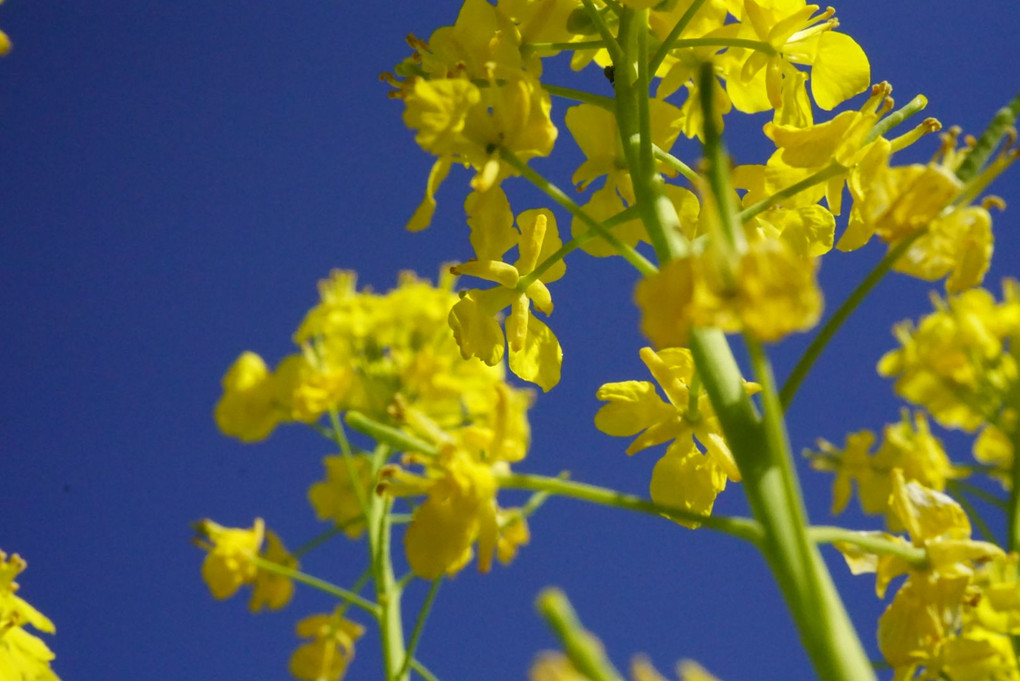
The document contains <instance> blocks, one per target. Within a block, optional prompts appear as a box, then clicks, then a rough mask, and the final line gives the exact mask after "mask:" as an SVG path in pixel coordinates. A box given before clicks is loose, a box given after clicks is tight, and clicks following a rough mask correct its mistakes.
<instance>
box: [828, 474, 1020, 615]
mask: <svg viewBox="0 0 1020 681" xmlns="http://www.w3.org/2000/svg"><path fill="white" fill-rule="evenodd" d="M891 478H892V491H891V501H890V504H891V506H892V512H893V513H895V514H896V516H897V517H898V519H899V521H900V523H901V524H902V526H903V527H904V528H905V529H906V531H907V533H908V534H909V535H910V542H911V544H912V545H913V546H915V547H917V548H923V549H924V550H925V552H926V554H927V558H928V561H927V565H926V567H924V568H923V569H921V568H917V567H914V566H913V565H911V564H910V563H908V562H907V561H906V560H904V559H903V558H900V557H898V556H894V555H876V554H872V553H870V552H869V551H867V550H866V549H862V548H860V547H854V546H848V545H843V544H840V545H838V548H839V550H840V551H842V552H843V553H844V557H846V558H847V562H848V564H850V567H851V569H852V570H853V571H854V573H855V574H860V573H862V572H875V573H876V575H875V577H876V579H875V590H876V593H877V594H878V596H879V597H880V598H881V597H882V596H883V595H884V594H885V589H886V587H887V586H888V584H889V582H890V581H891V580H892V579H894V578H896V577H897V576H899V575H902V574H909V575H912V576H913V577H917V578H918V581H916V582H915V584H914V588H915V589H917V588H922V586H924V585H925V584H927V586H928V587H931V588H941V587H940V586H939V585H938V584H936V582H938V581H940V580H956V579H959V578H962V579H963V586H966V585H967V584H968V583H969V580H970V578H971V575H972V574H973V567H972V566H973V565H974V564H977V563H980V562H983V561H985V560H988V559H990V558H994V557H995V556H1000V555H1003V551H1002V549H1000V548H999V547H998V546H996V545H995V544H991V543H988V542H983V541H975V540H973V539H971V538H970V533H971V529H970V520H968V518H967V514H966V513H964V511H963V509H962V508H960V505H959V504H957V503H956V502H955V501H953V500H952V499H951V498H950V497H948V496H946V495H945V494H943V493H941V492H936V491H935V490H931V489H928V488H926V487H924V486H923V485H920V484H919V483H917V482H906V481H905V480H904V477H903V472H902V471H900V470H899V469H893V471H892V475H891ZM865 534H866V533H865ZM872 534H881V533H872ZM884 536H886V537H888V538H889V539H890V540H894V541H895V540H897V539H898V538H894V537H891V536H890V535H884ZM925 580H927V581H925ZM946 584H949V582H948V581H947V582H946ZM926 588H927V587H926ZM960 588H962V587H960Z"/></svg>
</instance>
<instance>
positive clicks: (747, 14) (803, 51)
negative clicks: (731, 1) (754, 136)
mask: <svg viewBox="0 0 1020 681" xmlns="http://www.w3.org/2000/svg"><path fill="white" fill-rule="evenodd" d="M817 11H818V5H805V4H804V3H801V2H793V3H768V4H766V3H759V2H745V3H744V13H743V14H742V15H741V17H740V23H739V24H738V30H737V33H736V36H735V37H737V38H742V39H751V40H759V41H763V42H765V43H767V44H768V46H769V48H771V49H750V48H731V49H730V50H728V51H727V54H726V59H725V60H724V61H729V62H732V63H733V64H734V66H733V67H732V68H731V69H730V70H729V72H728V73H727V87H728V89H729V90H730V96H731V97H733V100H734V103H735V104H736V105H737V107H738V108H740V109H741V110H742V111H746V112H748V113H753V112H755V111H763V110H765V109H768V108H773V109H780V108H782V107H783V105H784V103H786V102H788V101H789V100H788V99H784V97H783V94H784V89H785V88H787V87H789V86H790V84H794V85H795V86H796V85H800V86H801V87H802V86H803V79H802V78H797V77H796V76H797V69H796V67H795V66H794V65H795V64H800V65H804V66H809V67H810V68H811V77H810V79H809V80H810V82H811V93H812V94H813V95H814V98H815V102H816V103H817V104H818V106H820V107H821V108H823V109H825V110H827V111H828V110H831V109H833V108H835V107H836V106H838V105H839V104H841V103H842V102H844V101H845V100H847V99H849V98H850V97H853V96H854V95H856V94H858V93H861V92H864V90H866V89H867V87H868V84H869V83H870V82H871V67H870V65H869V63H868V57H867V55H865V54H864V50H862V49H861V47H860V45H858V44H857V43H856V42H855V41H854V40H853V38H851V37H850V36H848V35H845V34H843V33H839V32H837V31H834V30H832V29H834V28H835V27H836V26H838V25H839V22H838V21H836V20H835V19H832V18H831V17H832V15H833V14H834V13H835V10H833V9H832V8H829V9H827V10H825V11H824V12H821V13H819V14H815V12H817Z"/></svg>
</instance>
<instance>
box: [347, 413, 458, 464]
mask: <svg viewBox="0 0 1020 681" xmlns="http://www.w3.org/2000/svg"><path fill="white" fill-rule="evenodd" d="M344 421H346V422H347V425H349V426H350V427H351V428H353V429H354V430H356V431H358V432H359V433H364V434H365V435H368V436H369V437H371V438H373V439H374V440H375V441H376V442H378V443H380V444H385V445H388V446H389V447H392V448H393V449H394V450H396V451H398V452H419V453H421V454H424V455H425V456H438V454H439V452H437V451H436V448H435V447H434V446H433V445H430V444H429V443H427V442H425V441H424V440H419V439H418V438H416V437H414V436H413V435H408V434H407V433H405V432H404V431H402V430H400V429H399V428H394V427H393V426H387V425H385V424H382V423H379V422H378V421H375V420H373V419H370V418H368V417H367V416H365V415H364V414H362V413H360V412H356V411H349V412H347V416H346V417H345V418H344Z"/></svg>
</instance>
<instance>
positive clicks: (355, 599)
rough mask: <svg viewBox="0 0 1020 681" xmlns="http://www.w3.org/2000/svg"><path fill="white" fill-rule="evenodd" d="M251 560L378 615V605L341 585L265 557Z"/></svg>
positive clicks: (261, 566) (270, 570)
mask: <svg viewBox="0 0 1020 681" xmlns="http://www.w3.org/2000/svg"><path fill="white" fill-rule="evenodd" d="M252 562H253V563H254V564H255V567H257V568H258V569H260V570H265V571H266V572H272V573H274V574H277V575H280V576H281V577H286V578H287V579H291V580H294V581H295V582H300V583H301V584H306V585H307V586H310V587H312V588H315V589H318V590H319V591H322V592H324V593H327V594H329V595H330V596H336V597H337V598H339V599H341V600H343V601H346V602H348V603H350V604H351V605H354V606H357V607H359V608H361V609H362V610H364V611H366V612H369V613H371V614H372V615H374V616H376V617H378V616H379V613H380V612H381V610H382V609H381V608H380V607H379V606H378V605H376V604H375V603H373V602H372V601H369V600H366V599H364V598H362V597H361V596H359V595H358V594H356V593H354V592H353V591H348V590H347V589H344V588H343V587H340V586H337V585H336V584H331V583H329V582H327V581H326V580H324V579H319V578H318V577H313V576H312V575H309V574H307V573H304V572H301V571H300V570H295V569H294V568H289V567H286V566H284V565H278V564H277V563H274V562H272V561H269V560H266V559H265V558H259V557H258V556H255V557H253V558H252Z"/></svg>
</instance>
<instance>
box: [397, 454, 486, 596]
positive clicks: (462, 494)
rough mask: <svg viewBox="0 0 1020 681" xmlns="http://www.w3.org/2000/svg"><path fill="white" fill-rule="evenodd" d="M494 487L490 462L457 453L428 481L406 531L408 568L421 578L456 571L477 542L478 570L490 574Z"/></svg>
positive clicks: (468, 556)
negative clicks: (426, 490) (438, 476)
mask: <svg viewBox="0 0 1020 681" xmlns="http://www.w3.org/2000/svg"><path fill="white" fill-rule="evenodd" d="M496 490H497V485H496V481H495V478H494V477H493V475H492V469H491V467H490V466H488V465H486V464H483V463H479V462H477V461H474V460H473V459H472V458H471V457H470V456H468V455H466V454H464V453H462V452H460V451H457V452H456V453H454V454H453V455H452V456H451V457H450V459H449V461H447V462H446V463H445V465H444V466H443V474H442V477H441V478H438V479H435V480H433V481H432V482H431V484H429V485H428V497H427V498H426V500H425V501H424V503H422V505H421V506H419V507H418V508H417V509H416V510H415V512H414V517H413V519H412V520H411V524H410V525H408V527H407V532H406V534H405V535H404V548H405V550H406V552H407V562H408V563H409V564H410V566H411V570H412V571H414V573H415V574H416V575H418V576H419V577H421V578H422V579H429V580H432V579H436V578H437V577H440V576H442V575H443V574H447V573H449V574H453V573H455V572H457V571H459V570H460V569H461V568H462V567H464V565H465V564H466V563H467V562H468V561H469V560H470V558H471V552H472V551H471V546H472V544H473V543H474V542H475V541H476V540H477V541H478V544H479V545H478V569H479V571H480V572H488V571H489V567H490V566H491V564H492V553H493V551H494V550H495V548H496V544H497V541H498V523H497V521H496V504H495V498H496Z"/></svg>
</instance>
